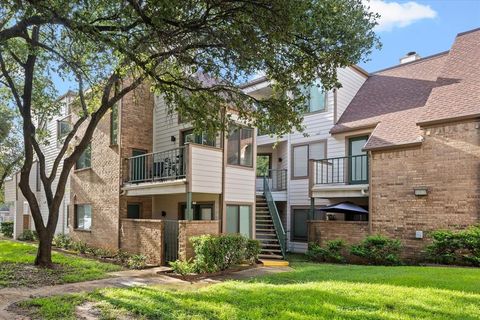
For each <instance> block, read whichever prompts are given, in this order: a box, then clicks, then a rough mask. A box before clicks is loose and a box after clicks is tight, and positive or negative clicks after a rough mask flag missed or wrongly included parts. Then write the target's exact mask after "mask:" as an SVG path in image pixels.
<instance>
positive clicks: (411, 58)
mask: <svg viewBox="0 0 480 320" xmlns="http://www.w3.org/2000/svg"><path fill="white" fill-rule="evenodd" d="M418 59H420V56H419V55H418V53H416V52H415V51H410V52H409V53H407V54H406V55H405V56H404V57H402V58H400V64H403V63H407V62H412V61H415V60H418Z"/></svg>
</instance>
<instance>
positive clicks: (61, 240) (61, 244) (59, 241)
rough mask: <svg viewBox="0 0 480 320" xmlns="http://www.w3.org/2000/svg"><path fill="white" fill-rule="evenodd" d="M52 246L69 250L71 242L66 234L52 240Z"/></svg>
mask: <svg viewBox="0 0 480 320" xmlns="http://www.w3.org/2000/svg"><path fill="white" fill-rule="evenodd" d="M52 244H53V245H54V246H55V247H57V248H62V249H66V250H68V249H71V248H72V245H73V240H72V238H70V237H69V236H68V235H66V234H63V233H61V234H58V235H56V236H55V237H54V238H53V242H52Z"/></svg>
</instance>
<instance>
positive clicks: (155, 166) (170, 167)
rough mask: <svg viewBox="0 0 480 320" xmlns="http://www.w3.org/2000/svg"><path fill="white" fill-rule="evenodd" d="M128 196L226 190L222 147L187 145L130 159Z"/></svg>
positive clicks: (128, 160)
mask: <svg viewBox="0 0 480 320" xmlns="http://www.w3.org/2000/svg"><path fill="white" fill-rule="evenodd" d="M125 170H126V171H125V177H126V179H125V183H124V186H123V189H124V191H125V192H126V195H127V196H142V195H159V194H177V193H186V192H201V193H213V194H220V193H221V190H222V172H223V157H222V149H219V148H213V147H210V146H204V145H197V144H193V143H191V144H187V145H186V146H184V147H180V148H175V149H171V150H166V151H161V152H154V153H148V154H143V155H139V156H134V157H130V158H128V159H127V160H126V166H125Z"/></svg>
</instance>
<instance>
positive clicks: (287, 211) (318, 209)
mask: <svg viewBox="0 0 480 320" xmlns="http://www.w3.org/2000/svg"><path fill="white" fill-rule="evenodd" d="M337 74H338V80H339V82H340V83H341V84H342V87H341V88H337V89H334V90H330V91H326V92H325V91H324V90H323V89H322V87H321V85H320V84H313V85H312V86H310V87H309V88H307V90H308V91H309V101H308V112H307V113H306V114H304V123H303V124H304V127H305V130H304V132H292V133H290V134H288V135H285V136H282V137H278V136H271V135H269V134H263V135H262V134H260V135H259V136H258V137H257V163H258V164H259V166H257V183H256V192H257V194H258V196H259V197H261V196H262V195H263V194H264V193H265V188H264V177H263V176H266V182H268V183H267V185H268V187H269V189H270V191H271V195H272V200H273V201H274V203H275V207H276V208H273V206H272V205H270V211H272V210H273V211H274V210H277V211H278V215H279V218H280V220H281V222H282V223H281V226H280V224H278V225H277V226H276V228H275V232H276V233H277V234H276V236H277V237H279V238H282V237H284V238H285V240H286V242H287V244H286V250H288V251H293V252H304V251H305V250H306V249H307V243H308V240H309V239H308V228H307V221H309V220H311V219H316V220H318V221H320V220H322V223H323V222H325V223H328V222H329V221H326V214H325V212H324V211H322V208H324V207H325V206H327V205H332V204H336V203H339V202H346V201H348V202H351V203H355V204H357V205H358V206H361V207H363V208H365V209H367V210H368V202H369V186H368V174H367V166H368V165H367V156H366V155H365V152H364V151H362V149H361V146H362V143H364V142H365V141H366V139H367V138H368V133H367V132H356V133H355V134H343V135H341V134H339V135H336V136H333V135H331V134H330V130H331V129H332V128H333V127H334V125H335V124H336V123H337V121H338V119H339V118H340V117H341V116H342V115H343V113H344V112H345V110H346V108H347V106H348V104H349V103H350V102H351V100H352V99H353V97H354V96H355V94H356V93H357V91H358V90H359V89H360V87H361V86H362V85H363V84H364V82H365V81H366V80H367V78H368V73H366V72H365V71H364V70H362V69H361V68H359V67H357V66H351V67H348V68H342V69H339V70H338V71H337ZM243 90H244V91H245V92H246V93H248V94H250V95H252V96H254V97H256V98H258V99H262V98H264V97H268V96H269V95H270V94H271V88H270V86H269V81H268V80H267V79H266V78H259V79H255V80H253V81H252V82H250V83H247V84H245V85H244V86H243ZM305 134H306V135H305ZM351 159H353V162H352V161H351ZM312 160H322V162H316V163H315V166H317V167H318V168H313V167H312V164H314V163H313V162H312ZM349 165H350V166H352V168H353V169H354V170H355V171H352V174H351V175H350V176H348V175H344V174H343V172H344V170H346V168H348V166H349ZM315 170H318V174H316V173H315ZM313 176H316V178H317V179H314V181H313V184H312V181H311V179H310V178H311V177H313ZM312 192H313V193H314V194H313V195H312ZM312 208H314V210H313V212H312ZM273 215H275V214H273ZM332 219H333V218H332ZM335 219H336V222H337V224H340V221H341V223H343V224H347V225H348V224H350V223H351V220H353V219H355V220H359V219H364V220H366V219H367V215H363V216H356V215H342V214H336V217H335ZM268 222H271V221H263V220H260V221H257V230H262V232H259V233H260V236H259V237H257V238H259V239H260V240H261V241H262V242H263V241H265V242H267V243H272V242H271V241H270V238H272V237H271V235H273V234H272V233H271V232H269V230H268V229H271V226H272V223H270V224H269V223H268ZM360 223H361V224H362V225H363V224H367V223H368V222H365V221H362V222H360ZM282 228H283V231H281V230H280V231H279V229H282ZM282 232H283V233H284V234H285V235H284V236H282V235H281V233H282Z"/></svg>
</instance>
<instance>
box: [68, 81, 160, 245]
mask: <svg viewBox="0 0 480 320" xmlns="http://www.w3.org/2000/svg"><path fill="white" fill-rule="evenodd" d="M126 85H127V84H126ZM119 110H120V112H119V115H120V116H119V128H120V129H119V139H118V141H119V144H118V145H115V146H111V145H110V114H111V111H108V112H107V113H106V114H105V116H104V117H103V118H102V119H101V120H100V122H99V124H98V126H97V128H96V130H95V132H94V134H93V138H92V141H91V147H92V166H91V168H90V169H85V170H81V171H75V172H74V173H73V174H72V178H71V183H70V187H71V201H70V203H71V208H70V232H71V233H70V234H71V236H72V238H74V239H75V240H82V241H85V242H86V243H88V244H89V245H90V246H93V247H105V248H109V249H118V248H119V228H120V226H119V220H120V218H123V217H126V216H127V199H126V197H125V196H121V195H120V194H121V185H122V183H123V179H124V178H123V173H124V172H125V170H126V168H125V167H124V166H125V164H126V161H125V159H126V158H128V157H130V156H131V155H132V150H133V149H141V150H146V151H147V152H151V151H152V143H153V138H152V136H153V94H152V93H151V92H150V90H149V88H148V86H147V85H143V86H141V87H139V88H137V89H135V90H133V91H132V92H130V93H129V94H127V95H126V96H125V97H123V99H122V100H121V103H120V108H119ZM81 132H82V130H79V134H81ZM131 200H132V202H136V203H139V202H140V203H142V208H143V210H144V211H143V216H142V218H151V215H152V213H151V212H152V198H151V197H137V198H135V199H128V201H131ZM84 203H85V204H87V203H88V204H91V205H92V228H91V230H90V231H79V230H74V229H73V226H74V218H75V217H74V204H84Z"/></svg>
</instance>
